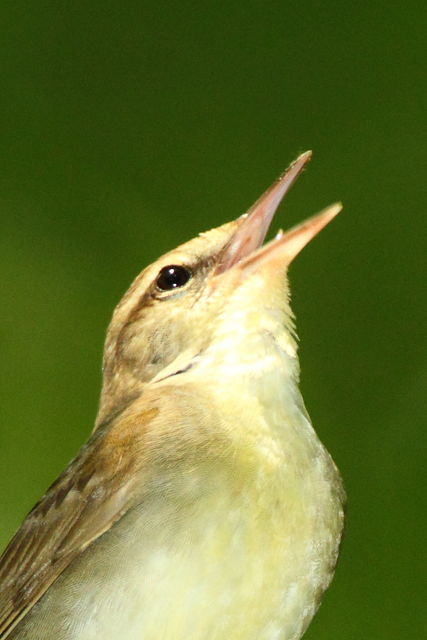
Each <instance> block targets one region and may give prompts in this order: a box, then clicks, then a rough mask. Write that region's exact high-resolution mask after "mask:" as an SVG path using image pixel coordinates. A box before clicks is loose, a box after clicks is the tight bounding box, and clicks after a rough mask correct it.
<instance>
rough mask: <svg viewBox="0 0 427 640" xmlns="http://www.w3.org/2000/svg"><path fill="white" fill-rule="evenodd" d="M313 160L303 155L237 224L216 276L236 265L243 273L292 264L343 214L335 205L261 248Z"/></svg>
mask: <svg viewBox="0 0 427 640" xmlns="http://www.w3.org/2000/svg"><path fill="white" fill-rule="evenodd" d="M310 158H311V151H306V152H305V153H303V154H302V155H300V156H299V157H298V158H297V159H296V160H295V162H294V163H293V164H292V165H291V166H290V167H289V168H288V169H287V170H286V171H285V172H284V173H283V174H282V175H281V176H280V178H279V179H278V180H277V181H276V182H275V183H274V184H273V185H272V186H271V187H270V188H269V189H267V191H265V193H263V195H262V196H261V197H260V198H259V199H258V200H257V201H256V202H255V204H254V205H253V206H252V207H251V208H250V209H249V211H248V212H247V213H246V214H244V216H242V217H241V218H240V219H239V220H238V221H237V222H239V223H240V224H239V225H238V227H237V229H236V230H235V232H234V233H233V235H232V236H231V238H230V240H229V241H228V243H227V244H226V246H225V247H224V249H223V251H222V252H221V256H220V260H219V262H218V265H217V267H216V269H215V272H214V275H219V274H221V273H223V272H224V271H227V270H228V269H230V268H231V267H233V266H234V265H237V264H238V265H239V268H240V269H242V270H244V271H246V270H252V269H254V268H255V267H258V266H260V265H261V263H264V262H265V261H268V262H270V261H271V260H272V261H274V260H275V259H276V258H277V259H278V260H280V261H281V263H282V264H285V265H288V264H290V262H292V260H293V259H294V258H295V256H296V255H297V254H298V253H299V252H300V251H301V249H302V248H303V247H304V246H305V245H306V244H307V243H308V242H309V241H310V240H311V239H312V238H313V237H314V236H315V235H317V234H318V233H319V231H320V230H321V229H323V227H324V226H326V225H327V224H328V222H330V221H331V220H332V218H334V217H335V216H336V215H337V214H338V213H339V212H340V211H341V208H342V207H341V204H333V205H331V206H330V207H328V208H326V209H324V210H323V211H321V212H320V213H318V214H317V215H315V216H313V217H312V218H309V219H308V220H306V221H305V222H303V223H302V224H300V225H298V226H296V227H294V228H293V229H290V230H289V231H287V232H286V233H284V232H282V231H280V232H279V233H278V234H277V236H276V237H275V238H274V240H272V241H271V242H269V243H268V244H266V245H264V246H262V243H263V242H264V238H265V236H266V234H267V231H268V229H269V227H270V223H271V221H272V219H273V217H274V214H275V213H276V210H277V208H278V206H279V204H280V202H281V200H282V198H283V197H284V196H285V194H286V193H287V192H288V190H289V189H290V187H291V186H292V185H293V183H294V182H295V180H296V178H297V177H298V176H299V174H300V173H301V171H302V170H303V168H304V167H305V165H306V164H307V162H308V161H309V160H310Z"/></svg>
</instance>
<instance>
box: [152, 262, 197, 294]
mask: <svg viewBox="0 0 427 640" xmlns="http://www.w3.org/2000/svg"><path fill="white" fill-rule="evenodd" d="M190 278H191V273H190V271H189V270H188V269H186V268H185V267H180V266H178V265H175V264H172V265H169V266H168V267H163V269H162V270H161V271H160V273H159V275H158V276H157V280H156V284H157V288H158V289H160V290H161V291H170V290H171V289H177V288H178V287H183V286H184V285H185V284H187V282H188V281H189V279H190Z"/></svg>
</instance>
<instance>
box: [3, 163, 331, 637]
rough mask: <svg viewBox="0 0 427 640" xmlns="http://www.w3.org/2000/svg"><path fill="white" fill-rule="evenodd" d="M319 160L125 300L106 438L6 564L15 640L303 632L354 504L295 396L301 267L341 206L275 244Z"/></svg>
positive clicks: (92, 442)
mask: <svg viewBox="0 0 427 640" xmlns="http://www.w3.org/2000/svg"><path fill="white" fill-rule="evenodd" d="M308 159H309V154H303V155H302V156H300V158H298V160H297V161H296V162H295V163H294V164H293V165H292V166H291V167H290V169H289V170H288V171H287V172H286V173H285V174H284V175H283V176H282V177H281V178H280V179H279V181H277V182H276V183H275V184H274V185H273V186H272V187H271V188H270V189H269V190H268V191H267V192H266V193H265V194H264V195H263V196H262V197H261V198H260V199H259V200H258V202H257V203H255V205H254V206H253V207H252V209H251V210H250V211H249V212H248V214H247V215H245V216H241V217H240V218H238V219H237V220H235V221H233V222H231V223H228V224H226V225H223V226H222V227H219V228H217V229H212V230H211V231H209V232H207V233H205V234H202V235H200V236H199V237H197V238H195V239H193V240H191V241H190V242H188V243H187V244H184V245H182V246H181V247H178V248H177V249H175V250H173V251H171V252H170V253H168V254H166V255H165V256H163V257H161V258H160V259H159V260H158V261H157V262H155V263H154V264H152V265H150V266H149V267H148V268H147V269H145V270H144V271H143V272H142V273H141V274H140V275H139V276H138V277H137V278H136V280H135V281H134V283H133V284H132V285H131V287H130V289H129V290H128V292H127V293H126V294H125V296H124V297H123V299H122V300H121V302H120V304H119V305H118V306H117V308H116V310H115V312H114V315H113V319H112V322H111V324H110V327H109V329H108V333H107V339H106V345H105V352H104V382H103V389H102V393H101V401H100V408H99V413H98V417H97V420H96V424H95V428H94V431H93V433H92V435H91V437H90V439H89V440H88V442H87V443H86V444H85V445H84V446H83V447H82V449H81V450H80V452H79V454H78V455H77V457H76V458H75V459H74V460H73V461H72V462H71V463H70V465H69V466H68V467H67V469H66V470H65V471H64V472H63V474H62V475H61V476H60V477H59V478H58V479H57V480H56V481H55V483H54V484H53V485H52V486H51V487H50V489H49V490H48V491H47V492H46V494H45V495H44V497H43V498H42V499H41V500H40V502H39V503H38V504H37V505H36V506H35V507H34V509H33V510H32V511H31V513H30V514H29V515H28V516H27V518H26V519H25V520H24V522H23V524H22V526H21V528H20V529H19V530H18V532H17V533H16V534H15V536H14V538H13V539H12V540H11V542H10V544H9V545H8V547H7V548H6V550H5V552H4V554H3V556H2V558H1V560H0V587H1V588H0V639H1V640H5V639H6V638H9V639H14V640H53V639H54V638H55V640H92V639H93V640H95V638H100V637H102V638H103V640H113V638H117V637H120V638H123V639H124V640H137V639H138V640H141V639H144V640H159V639H162V640H184V638H185V639H186V640H208V639H209V640H219V639H223V638H230V640H240V639H241V640H273V639H276V638H281V639H283V640H296V639H297V638H300V637H301V635H302V633H303V631H304V629H305V628H306V626H307V624H308V623H309V621H310V619H311V617H312V615H313V614H314V612H315V610H316V608H317V606H318V604H319V602H320V598H321V595H322V593H323V591H324V590H325V589H326V587H327V586H328V584H329V582H330V580H331V577H332V573H333V568H334V566H335V562H336V558H337V553H338V545H339V541H340V536H341V530H342V521H343V512H342V503H343V499H344V498H343V491H342V486H341V481H340V478H339V475H338V472H337V470H336V467H335V465H334V463H333V462H332V460H331V458H330V456H329V454H328V453H327V452H326V450H325V449H324V447H323V446H322V444H321V443H320V441H319V440H318V438H317V436H316V434H315V432H314V431H313V429H312V427H311V424H310V421H309V418H308V416H307V413H306V411H305V408H304V404H303V401H302V398H301V396H300V394H299V391H298V375H299V368H298V360H297V355H296V342H295V339H294V328H293V320H292V313H291V311H290V307H289V303H288V285H287V281H286V271H287V267H288V265H289V263H290V262H291V261H292V259H293V258H294V257H295V255H296V254H297V253H298V252H299V251H300V249H301V248H302V247H303V246H304V245H305V244H306V243H307V242H308V241H309V240H310V239H311V238H312V237H313V236H314V235H316V234H317V232H318V231H319V230H320V229H321V228H322V227H323V226H324V225H325V224H327V223H328V222H329V221H330V220H331V219H332V218H333V217H334V216H335V215H336V214H337V213H338V211H339V209H340V207H339V206H338V205H334V206H332V207H330V208H328V209H326V210H325V211H323V212H322V213H321V214H319V215H318V216H316V217H314V218H312V219H311V220H309V221H307V222H306V223H303V224H302V225H300V226H299V227H296V228H295V229H293V230H291V231H289V232H287V233H285V234H283V233H279V235H278V236H277V237H276V238H275V239H274V240H273V241H272V242H270V243H269V244H267V245H265V246H264V247H261V245H262V242H263V239H264V237H265V234H266V232H267V229H268V227H269V224H270V221H271V219H272V217H273V215H274V212H275V210H276V208H277V206H278V204H279V202H280V200H281V198H282V197H283V195H284V193H285V192H286V191H287V190H288V188H289V187H290V185H291V184H292V182H293V180H294V179H295V177H296V176H297V175H298V174H299V172H300V171H301V169H302V168H303V166H304V165H305V163H306V162H307V160H308Z"/></svg>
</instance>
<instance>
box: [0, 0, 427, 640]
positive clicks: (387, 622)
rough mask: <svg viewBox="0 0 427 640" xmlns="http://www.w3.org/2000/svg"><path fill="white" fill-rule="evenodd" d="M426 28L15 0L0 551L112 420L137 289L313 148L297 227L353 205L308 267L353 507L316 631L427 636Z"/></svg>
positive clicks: (302, 291)
mask: <svg viewBox="0 0 427 640" xmlns="http://www.w3.org/2000/svg"><path fill="white" fill-rule="evenodd" d="M425 17H426V15H425V7H424V6H423V5H422V3H416V2H412V1H411V0H410V1H409V2H406V3H396V2H385V0H383V1H375V0H374V1H372V2H370V3H345V2H344V3H343V2H339V1H338V0H336V1H335V2H334V1H326V2H324V1H323V2H320V1H308V2H304V3H302V2H299V3H290V2H280V1H278V0H276V1H272V2H261V1H258V2H255V1H253V0H249V1H247V2H236V1H235V0H229V2H223V3H219V2H201V3H200V2H199V3H196V2H186V1H185V0H181V1H180V2H177V1H174V2H166V3H154V2H131V1H129V0H124V2H121V3H116V2H111V1H110V0H103V2H97V1H95V2H89V3H88V2H82V1H81V0H74V1H73V2H66V1H65V0H60V1H59V2H53V1H45V2H34V1H28V2H18V3H14V2H9V1H7V2H3V3H2V5H1V7H0V20H1V25H2V27H1V30H2V39H1V45H0V69H1V75H0V77H1V85H2V89H1V98H0V121H1V149H2V151H1V156H0V164H1V170H0V181H1V184H0V207H1V208H0V212H1V213H0V218H1V229H0V243H1V246H0V268H1V291H2V296H1V300H2V308H1V325H0V330H1V358H0V367H1V368H0V376H1V409H2V411H1V414H2V415H1V445H0V465H1V467H0V472H1V490H0V496H1V497H0V500H1V505H0V513H1V529H0V542H1V543H2V544H3V543H6V541H7V539H8V538H9V536H10V535H11V534H12V532H13V530H14V529H15V528H16V527H17V526H18V524H19V522H20V521H21V519H22V517H23V516H24V514H25V513H26V512H27V511H28V510H29V509H30V507H31V506H32V505H33V503H34V502H35V501H36V500H37V499H38V497H39V496H40V495H41V494H42V492H43V491H44V489H45V488H46V487H47V485H48V484H49V483H50V482H51V481H52V480H53V479H54V478H55V476H56V475H57V474H58V473H59V472H60V471H61V469H62V468H63V467H64V465H65V464H66V463H67V461H68V460H69V459H70V458H71V457H72V456H73V455H74V453H75V452H76V450H77V449H78V447H79V446H80V444H81V443H82V442H83V440H84V439H85V437H86V435H87V434H88V432H89V431H90V429H91V427H92V423H93V420H94V416H95V413H96V408H97V397H98V393H99V387H100V360H101V352H102V341H103V335H104V332H105V328H106V325H107V323H108V321H109V318H110V315H111V312H112V308H113V306H114V304H115V303H116V302H117V301H118V299H119V298H120V295H121V293H122V292H123V291H124V290H125V289H126V288H127V286H128V284H129V283H130V281H131V279H132V278H133V277H134V275H135V274H136V273H137V272H138V271H139V270H140V269H141V268H142V267H143V266H145V265H146V264H147V263H149V262H150V261H152V260H153V259H154V258H156V257H157V256H158V255H160V254H162V253H163V252H164V251H165V250H167V249H169V248H172V247H173V246H175V245H177V244H178V243H180V242H182V241H184V240H186V239H188V238H190V237H192V236H194V235H195V234H196V233H198V232H199V231H201V230H203V229H207V228H209V227H212V226H216V225H218V224H220V223H222V222H224V221H226V220H228V219H230V218H232V217H235V216H236V215H238V214H240V213H242V212H243V211H244V210H245V209H246V208H247V207H248V206H249V205H250V204H252V202H253V201H254V200H255V199H256V198H257V197H258V195H259V194H260V193H261V192H262V191H263V189H264V188H265V187H267V186H268V185H269V184H270V182H271V181H272V180H273V179H274V178H275V177H276V176H277V175H278V174H279V173H280V172H281V171H282V170H283V169H284V167H285V166H286V165H287V164H288V163H289V162H290V161H291V160H292V159H293V158H294V157H295V156H296V155H297V153H299V152H301V151H303V150H305V149H307V148H312V149H313V150H314V158H313V160H312V163H311V166H310V168H309V170H308V171H307V172H306V173H305V175H304V176H303V177H302V178H301V179H300V181H299V183H298V185H297V186H296V187H295V188H294V190H293V191H292V193H291V195H290V196H289V197H288V199H287V204H286V205H285V206H284V207H283V209H282V211H281V212H280V213H279V215H278V221H277V223H276V224H277V226H279V225H280V226H281V225H284V226H289V225H291V224H293V223H295V222H297V221H299V220H301V219H303V218H304V217H306V216H308V215H310V214H312V213H314V212H316V211H317V210H319V209H320V208H322V207H323V206H325V205H327V204H329V203H331V202H333V201H335V200H338V199H339V200H342V201H343V202H344V205H345V210H344V212H343V213H342V214H341V215H340V216H339V218H338V219H337V220H336V221H334V223H333V224H331V226H330V227H328V229H326V230H325V231H324V232H323V233H322V234H321V236H319V238H317V239H316V240H315V241H314V242H313V244H312V245H310V246H309V247H308V248H307V249H306V250H305V251H304V252H303V253H302V255H301V256H300V257H299V258H298V260H297V261H296V263H295V265H293V266H292V269H291V277H292V282H293V292H294V309H295V311H296V314H297V319H298V331H299V335H300V338H301V363H302V385H303V390H304V396H305V399H306V403H307V406H308V408H309V410H310V413H311V415H312V417H313V422H314V424H315V425H316V427H317V430H318V431H319V433H320V434H321V437H322V439H323V440H324V442H325V443H326V444H327V446H328V448H329V449H330V451H331V452H332V453H333V456H334V458H335V460H336V461H337V463H338V465H339V467H340V469H341V470H342V473H343V476H344V479H345V482H346V486H347V491H348V496H349V511H348V523H347V534H346V539H345V542H344V545H343V551H342V557H341V562H340V565H339V570H338V572H337V576H336V580H335V582H334V585H333V587H332V588H331V590H330V592H329V593H328V595H327V597H326V599H325V603H324V605H323V607H322V609H321V611H320V612H319V614H318V616H317V617H316V619H315V621H314V623H313V625H312V627H311V628H310V630H309V632H308V633H307V635H306V638H307V640H308V639H313V640H314V639H316V640H330V639H331V638H333V639H334V640H339V639H342V640H360V639H361V638H369V639H375V640H381V639H384V640H394V639H396V640H401V639H402V638H414V639H418V638H421V637H423V636H424V632H425V602H426V590H425V566H426V565H425V559H426V558H425V556H424V558H423V554H424V550H425V546H426V535H427V531H426V529H427V527H426V522H427V515H426V508H425V500H424V494H425V486H426V479H427V478H426V462H425V461H426V445H427V437H426V427H427V425H426V414H427V411H426V408H427V407H426V405H427V394H426V385H427V361H426V346H427V332H426V321H425V316H426V311H427V296H426V286H425V283H424V277H425V271H426V260H425V254H426V248H425V246H426V239H427V238H426V235H427V234H426V215H427V211H426V199H427V198H426V186H425V185H426V178H425V173H426V155H425V148H426V135H425V133H426V125H425V114H426V112H427V104H426V102H427V101H426V95H427V94H426V85H425V78H426V68H425V65H424V61H425V26H426V22H425Z"/></svg>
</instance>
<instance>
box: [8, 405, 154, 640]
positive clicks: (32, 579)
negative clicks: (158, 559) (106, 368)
mask: <svg viewBox="0 0 427 640" xmlns="http://www.w3.org/2000/svg"><path fill="white" fill-rule="evenodd" d="M155 413H157V411H155V410H153V409H152V410H149V411H145V412H139V413H137V414H135V413H134V414H133V415H130V416H128V418H126V419H120V420H118V421H117V422H116V423H115V424H114V425H113V426H110V427H109V428H108V430H104V429H99V430H98V431H96V432H95V433H94V434H93V436H92V437H91V438H90V440H89V441H88V442H87V444H86V445H84V447H83V448H82V449H81V451H80V453H79V454H78V456H77V457H76V458H75V459H74V460H73V461H72V462H71V463H70V465H69V466H68V467H67V469H66V470H65V471H64V472H63V474H62V475H61V476H60V477H59V478H58V479H57V480H56V482H54V484H53V485H52V486H51V487H50V489H49V490H48V491H47V492H46V494H45V495H44V496H43V498H42V499H41V500H40V502H38V504H37V505H36V506H35V507H34V509H33V510H32V511H31V512H30V513H29V514H28V516H27V517H26V519H25V520H24V522H23V523H22V525H21V528H20V529H19V530H18V532H17V533H16V534H15V536H14V537H13V538H12V540H11V541H10V543H9V545H8V546H7V548H6V550H5V551H4V553H3V555H2V556H1V558H0V639H1V640H4V639H5V638H7V637H8V635H9V633H10V632H11V631H12V629H13V628H14V627H15V626H16V625H17V624H18V622H19V621H20V620H21V619H22V618H23V617H24V616H25V615H26V613H27V612H28V611H29V610H30V609H31V608H32V607H33V606H34V604H35V603H36V602H37V601H38V600H39V599H40V598H41V597H42V595H43V594H44V593H45V591H46V590H47V589H48V587H49V586H50V585H51V584H52V583H53V582H54V581H55V580H56V579H57V578H58V576H59V575H60V574H61V573H62V571H63V570H64V569H65V568H66V567H67V566H68V565H69V564H70V562H71V561H72V560H73V559H74V558H75V557H77V556H78V555H79V554H80V553H81V552H82V551H84V549H85V548H86V547H88V545H90V543H91V542H93V541H94V540H95V539H96V538H98V537H99V536H100V535H102V534H103V533H105V531H107V530H108V529H109V528H110V527H111V526H112V525H113V524H114V522H116V521H117V520H119V519H120V518H121V517H122V516H123V514H124V513H125V512H126V511H127V510H128V509H129V507H131V506H132V499H133V496H134V492H133V483H134V480H135V475H136V471H137V469H138V467H140V466H141V465H142V461H141V456H140V454H139V451H140V446H138V445H140V444H141V436H142V435H143V433H144V431H145V427H146V425H147V424H148V422H149V421H150V420H151V418H152V417H154V415H155Z"/></svg>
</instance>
